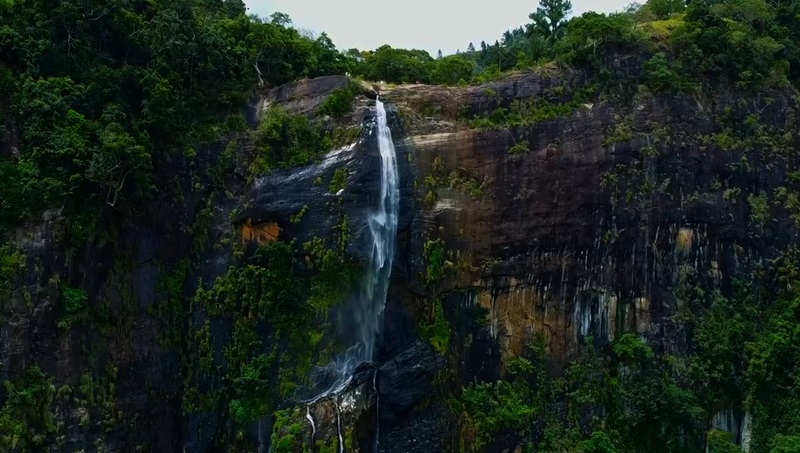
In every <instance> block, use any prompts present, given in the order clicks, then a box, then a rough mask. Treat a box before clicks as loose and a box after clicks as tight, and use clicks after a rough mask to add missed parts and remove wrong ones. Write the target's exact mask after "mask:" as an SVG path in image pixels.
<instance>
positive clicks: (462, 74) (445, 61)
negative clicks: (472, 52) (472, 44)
mask: <svg viewBox="0 0 800 453" xmlns="http://www.w3.org/2000/svg"><path fill="white" fill-rule="evenodd" d="M473 66H474V63H473V62H472V61H471V60H468V59H467V58H464V57H463V56H461V55H449V56H447V57H444V58H441V59H439V60H437V61H436V68H435V69H434V70H433V73H432V74H431V80H432V82H433V83H437V84H443V85H455V84H457V83H458V82H459V81H460V80H462V79H463V80H469V79H471V78H472V69H473Z"/></svg>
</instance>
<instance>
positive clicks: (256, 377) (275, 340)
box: [184, 238, 360, 423]
mask: <svg viewBox="0 0 800 453" xmlns="http://www.w3.org/2000/svg"><path fill="white" fill-rule="evenodd" d="M303 248H304V250H305V252H306V253H307V254H308V255H307V256H308V258H307V259H305V260H298V259H297V250H296V247H295V244H294V243H288V242H274V243H272V244H270V245H269V246H264V247H260V248H259V249H258V250H256V251H255V252H254V253H253V254H252V255H250V256H248V257H246V258H245V261H244V262H243V263H242V264H241V265H239V266H235V267H232V268H231V269H229V270H228V272H227V273H226V274H224V275H223V276H221V277H219V278H218V279H217V280H216V282H215V283H214V285H213V286H211V287H210V288H208V289H205V288H201V289H199V290H198V292H197V294H196V295H195V297H194V300H193V302H192V303H193V304H195V305H199V306H202V307H205V308H206V310H207V311H208V313H209V314H210V315H211V316H212V317H215V318H222V319H227V320H230V321H232V322H233V325H234V328H233V332H232V333H231V334H230V336H229V337H228V338H227V339H225V342H224V343H223V344H226V347H225V349H224V356H225V360H226V363H227V371H226V372H225V375H224V379H223V381H222V385H220V384H216V385H215V386H213V387H211V388H208V387H201V388H199V389H197V390H194V391H192V392H189V394H188V395H187V396H186V397H185V402H184V405H185V407H186V408H188V409H189V411H190V412H191V411H199V410H209V409H210V407H213V406H214V404H216V401H218V400H219V399H225V398H228V400H229V401H230V402H229V404H228V406H229V410H230V414H231V416H232V417H233V418H234V419H235V420H236V421H238V422H241V423H244V422H247V421H250V420H253V419H256V418H258V417H261V416H263V415H266V414H268V413H270V412H271V411H273V410H274V409H275V407H276V405H277V403H278V402H279V401H281V400H282V398H285V397H287V396H289V395H291V394H292V393H293V392H294V391H295V390H296V389H297V387H298V386H299V385H301V384H303V383H304V382H306V381H307V379H308V378H309V376H310V370H311V366H312V365H313V364H314V363H316V362H315V361H316V360H318V359H319V360H326V359H327V358H326V357H322V356H321V355H320V353H321V351H322V349H324V346H325V345H323V344H322V342H323V337H324V333H325V332H324V329H323V331H320V329H319V326H321V325H322V326H324V325H325V324H326V322H327V317H328V315H329V312H330V310H331V309H332V308H333V307H334V306H335V305H336V304H337V303H339V302H341V301H342V300H343V299H344V296H345V295H346V293H347V292H348V291H349V290H350V289H351V288H352V287H353V285H354V284H355V283H356V282H357V280H358V277H359V275H360V267H359V266H358V265H357V264H356V263H352V262H350V261H347V260H345V259H344V257H343V255H340V254H339V252H338V251H337V250H335V249H331V248H328V247H327V246H326V245H325V242H324V241H323V240H322V239H320V238H316V239H314V240H313V241H310V242H308V243H306V244H305V245H304V247H303ZM199 332H201V333H202V332H203V330H202V329H201V330H200V331H199ZM199 338H201V341H200V343H201V344H202V342H203V340H202V338H203V337H202V336H201V337H199ZM205 341H206V342H208V340H205ZM202 349H203V348H199V347H195V348H193V351H192V354H191V355H190V357H188V362H187V364H186V366H187V368H186V373H187V382H196V381H197V380H199V379H200V377H201V376H202V373H205V372H208V370H209V368H211V367H210V366H208V365H209V364H211V363H214V361H215V359H214V358H213V351H212V350H211V349H210V348H206V352H205V353H203V352H202ZM203 363H205V364H206V365H205V366H204V365H203ZM203 370H206V371H203ZM212 372H213V370H212Z"/></svg>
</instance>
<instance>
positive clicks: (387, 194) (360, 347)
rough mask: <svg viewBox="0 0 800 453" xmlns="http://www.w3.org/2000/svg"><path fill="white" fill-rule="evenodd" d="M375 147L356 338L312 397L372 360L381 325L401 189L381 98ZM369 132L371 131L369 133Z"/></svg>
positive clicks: (338, 384)
mask: <svg viewBox="0 0 800 453" xmlns="http://www.w3.org/2000/svg"><path fill="white" fill-rule="evenodd" d="M375 110H376V128H375V129H374V130H373V132H375V133H377V134H378V150H379V152H380V157H381V189H380V195H379V198H378V206H377V209H376V210H375V211H374V212H372V213H370V214H369V215H368V216H367V222H368V225H369V231H370V236H371V239H372V241H371V244H370V245H371V247H372V250H371V252H370V258H369V263H368V266H367V271H366V275H365V278H364V281H363V283H362V287H361V293H360V295H359V298H358V300H357V301H356V304H357V305H356V307H355V310H354V311H353V313H354V315H353V316H354V317H355V319H353V321H354V322H353V323H352V324H353V325H354V326H355V329H357V338H358V341H357V343H356V344H354V345H353V346H351V347H350V348H349V349H348V350H347V351H346V352H345V354H344V356H343V357H340V358H339V360H338V361H337V362H335V363H333V364H332V366H333V367H334V368H335V369H333V370H331V371H332V372H333V373H334V375H335V377H336V379H335V382H334V383H333V385H331V386H330V388H328V390H326V391H324V392H322V393H321V394H320V395H318V396H317V397H316V398H314V400H318V399H319V398H322V397H325V396H328V395H331V394H334V393H337V392H339V391H341V390H342V389H344V388H345V387H346V386H347V384H348V383H349V382H350V379H351V378H352V374H353V371H354V370H355V368H356V367H357V366H358V365H359V364H360V363H362V362H369V361H371V360H373V358H374V357H373V356H374V353H375V343H376V340H377V337H378V331H379V330H380V327H381V320H382V315H383V309H384V306H385V305H386V293H387V291H388V290H389V279H390V277H391V273H392V260H393V258H394V243H395V239H396V237H397V217H398V211H399V209H400V188H399V180H400V178H399V176H398V172H397V156H396V154H395V150H394V142H393V141H392V131H391V130H390V129H389V125H388V123H387V118H386V109H385V108H384V106H383V102H381V101H380V99H377V100H376V101H375ZM370 133H372V132H370Z"/></svg>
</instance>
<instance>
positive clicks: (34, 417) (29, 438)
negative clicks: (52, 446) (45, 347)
mask: <svg viewBox="0 0 800 453" xmlns="http://www.w3.org/2000/svg"><path fill="white" fill-rule="evenodd" d="M55 394H56V390H55V387H54V386H53V385H52V384H51V383H50V380H49V379H48V378H47V377H46V376H45V375H44V374H43V373H42V371H41V370H40V369H39V368H38V367H35V366H34V367H31V368H28V370H27V372H26V373H25V376H24V377H22V378H21V379H20V380H19V381H15V382H10V381H6V382H5V402H4V403H3V407H2V408H0V447H2V448H3V449H4V450H17V449H20V450H31V451H32V450H36V449H39V448H44V443H45V436H47V435H48V434H50V433H53V432H55V431H56V425H55V420H54V418H53V413H52V412H51V411H50V406H51V404H52V403H53V398H54V397H55Z"/></svg>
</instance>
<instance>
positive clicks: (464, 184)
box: [425, 156, 493, 205]
mask: <svg viewBox="0 0 800 453" xmlns="http://www.w3.org/2000/svg"><path fill="white" fill-rule="evenodd" d="M492 182H493V181H492V179H491V178H489V177H483V178H479V177H478V176H476V175H474V174H472V172H469V171H467V170H466V169H464V168H458V169H456V170H452V171H450V173H445V165H444V161H443V160H442V158H441V157H439V156H436V158H434V160H433V166H432V168H431V174H429V175H428V176H427V177H426V178H425V187H426V188H427V189H428V194H427V195H426V197H425V202H426V203H427V204H428V205H433V204H435V203H436V200H438V198H439V194H438V190H439V189H442V188H448V189H450V190H457V191H459V192H461V193H464V194H467V195H469V196H470V197H472V198H474V199H479V198H481V197H483V195H484V194H485V193H486V189H488V188H489V186H490V185H491V184H492Z"/></svg>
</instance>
